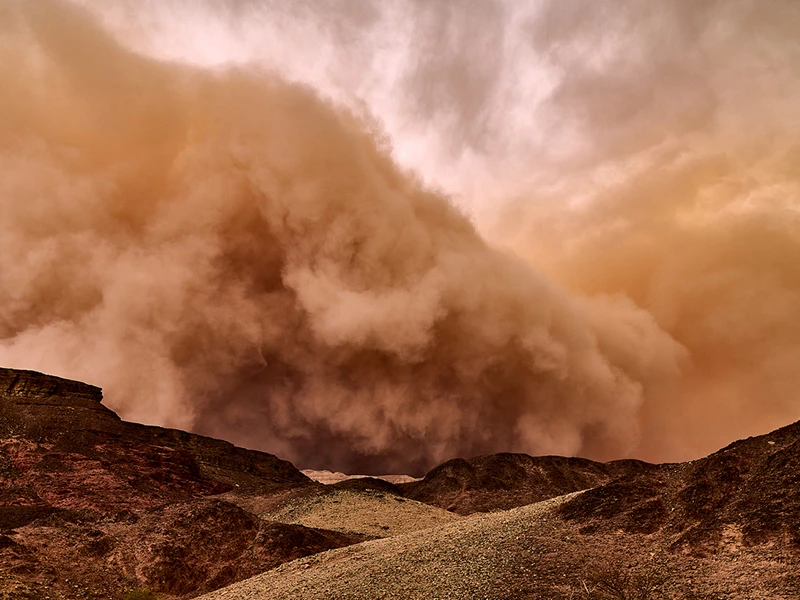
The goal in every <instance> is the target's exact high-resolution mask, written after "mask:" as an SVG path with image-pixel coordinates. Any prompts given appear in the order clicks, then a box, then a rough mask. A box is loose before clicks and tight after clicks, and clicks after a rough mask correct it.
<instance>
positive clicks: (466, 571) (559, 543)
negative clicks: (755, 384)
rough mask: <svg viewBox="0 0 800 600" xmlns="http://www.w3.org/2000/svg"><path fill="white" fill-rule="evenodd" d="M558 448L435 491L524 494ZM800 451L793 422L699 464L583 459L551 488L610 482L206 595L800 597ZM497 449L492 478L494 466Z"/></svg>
mask: <svg viewBox="0 0 800 600" xmlns="http://www.w3.org/2000/svg"><path fill="white" fill-rule="evenodd" d="M562 461H563V462H562ZM562 461H559V460H556V459H553V458H550V457H546V458H544V459H542V460H541V461H539V460H536V459H531V458H530V457H520V456H515V455H500V456H496V457H481V458H478V459H471V460H468V461H451V462H450V463H447V464H446V465H445V466H443V467H444V468H441V467H440V468H437V469H434V470H433V471H432V472H431V473H429V475H428V476H427V477H426V478H425V479H426V480H427V481H428V486H429V487H428V489H433V491H434V494H433V500H434V501H437V502H444V501H450V500H452V499H455V502H456V504H455V505H454V506H455V508H458V509H460V510H462V511H463V512H466V509H465V507H467V506H469V504H470V503H472V504H473V505H474V506H478V505H480V506H487V505H490V504H491V497H492V495H491V490H492V489H496V490H498V491H499V498H500V502H501V503H503V504H507V503H512V502H514V501H515V500H514V488H515V485H517V486H519V489H520V494H519V496H518V497H517V500H516V501H518V502H520V503H522V502H525V501H526V500H527V499H529V498H530V497H531V495H532V494H534V493H535V486H534V485H533V484H532V483H531V479H532V478H533V477H534V476H535V472H536V471H535V469H534V467H535V466H537V465H540V464H541V463H542V462H543V463H544V465H546V467H547V468H545V469H544V470H545V472H546V473H553V469H554V468H555V467H554V466H553V465H556V466H558V467H559V469H560V468H561V467H563V466H564V465H567V464H569V461H564V460H563V459H562ZM799 461H800V423H795V424H794V425H790V426H788V427H785V428H782V429H779V430H777V431H775V432H772V433H771V434H768V435H765V436H760V437H756V438H750V439H747V440H742V441H739V442H736V443H734V444H731V445H730V446H728V447H727V448H724V449H723V450H720V451H719V452H717V453H715V454H712V455H711V456H709V457H707V458H705V459H702V460H698V461H692V462H689V463H683V464H667V465H647V464H644V463H641V464H637V463H635V462H631V463H622V464H620V463H618V464H613V463H612V464H610V465H605V466H603V465H599V466H598V465H596V464H587V463H583V462H578V463H576V464H577V465H578V466H579V467H580V468H578V469H577V473H576V474H574V479H573V480H572V481H570V474H569V472H567V473H566V474H565V476H564V477H561V476H558V475H557V474H556V475H551V476H549V477H546V478H545V479H544V486H545V487H544V489H545V490H547V489H550V490H553V489H556V488H558V487H559V486H561V485H564V486H572V485H577V484H578V483H579V482H580V481H581V479H580V478H582V477H597V478H598V479H599V480H600V481H603V482H602V483H600V484H599V485H596V486H595V487H593V488H591V489H588V490H585V491H582V492H574V493H571V494H567V495H563V496H560V497H557V498H553V499H550V500H545V501H541V502H537V503H533V504H528V505H526V506H521V507H518V508H514V509H511V510H506V511H498V512H492V513H489V514H473V515H472V516H471V517H468V518H464V519H461V520H458V521H455V522H453V523H450V524H445V525H441V526H437V527H433V528H430V529H427V530H424V531H417V532H413V533H408V534H405V535H397V536H395V537H392V538H389V539H385V540H378V541H371V542H365V543H363V544H358V545H355V546H350V547H348V548H342V549H339V550H332V551H328V552H325V553H322V554H319V555H314V556H311V557H307V558H304V559H300V560H298V561H293V562H291V563H286V564H283V565H281V566H280V567H278V568H276V569H273V570H271V571H268V572H265V573H263V574H261V575H258V576H256V577H254V578H252V579H250V580H247V581H243V582H240V583H238V584H235V585H232V586H230V587H227V588H224V589H222V590H219V591H217V592H214V593H211V594H209V595H207V596H203V600H250V599H256V598H271V599H275V600H280V599H282V598H286V599H289V598H297V597H301V598H306V599H320V600H322V599H325V598H349V599H352V600H368V599H372V598H408V599H412V598H442V599H444V598H453V599H455V598H484V599H494V600H499V599H508V600H511V599H522V598H526V599H531V600H534V599H537V600H538V599H541V598H550V599H554V600H561V599H563V600H567V599H571V600H575V599H587V600H589V599H599V600H602V599H608V600H611V599H617V600H619V599H636V600H647V599H656V598H658V599H662V598H664V599H674V600H712V599H715V600H716V599H720V598H725V599H726V600H731V599H741V600H796V599H797V598H800V543H798V537H800V535H798V532H800V462H799ZM498 462H499V463H500V465H501V468H499V469H497V471H496V472H494V474H495V475H496V477H495V476H493V471H492V469H486V468H485V467H486V465H487V464H495V465H496V464H497V463H498ZM454 466H455V468H453V467H454ZM587 472H588V474H587ZM556 473H558V469H557V470H556ZM437 481H445V482H447V483H448V485H447V486H445V485H441V484H438V485H437V484H436V482H437ZM576 482H578V483H576ZM548 486H551V487H548ZM420 487H421V486H420ZM418 489H419V488H418ZM422 489H425V488H422ZM543 493H545V492H543ZM437 494H438V496H437Z"/></svg>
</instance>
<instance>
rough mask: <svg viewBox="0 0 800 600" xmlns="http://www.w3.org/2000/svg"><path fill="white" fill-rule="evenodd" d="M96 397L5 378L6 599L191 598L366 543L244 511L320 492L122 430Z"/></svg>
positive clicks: (206, 447) (222, 451)
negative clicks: (151, 593) (293, 493)
mask: <svg viewBox="0 0 800 600" xmlns="http://www.w3.org/2000/svg"><path fill="white" fill-rule="evenodd" d="M101 400H102V393H101V390H100V389H99V388H96V387H94V386H90V385H85V384H82V383H78V382H74V381H68V380H64V379H60V378H57V377H51V376H47V375H42V374H41V373H35V372H30V371H17V370H10V369H0V597H2V594H3V593H5V594H6V597H8V598H47V597H49V598H51V599H55V598H70V599H72V598H109V597H110V598H121V597H122V596H123V595H124V593H125V592H126V590H130V589H133V588H148V589H152V590H156V591H158V592H161V593H163V594H164V595H165V597H173V596H174V597H184V596H192V595H196V594H197V593H200V592H203V591H208V590H211V589H215V588H218V587H220V586H223V585H225V584H228V583H231V582H233V581H237V580H239V579H242V578H244V577H248V576H250V575H254V574H256V573H258V572H261V571H264V570H265V569H268V568H270V567H273V566H275V565H277V564H279V563H281V562H284V561H286V560H290V559H294V558H298V557H301V556H305V555H307V554H310V553H314V552H319V551H320V550H326V549H328V548H336V547H339V546H343V545H347V544H351V543H354V542H360V541H362V540H363V539H364V537H363V536H354V535H348V534H342V533H337V532H333V531H324V530H319V529H312V528H308V527H303V526H300V525H292V524H285V523H278V522H271V521H267V520H264V519H260V518H258V516H256V515H254V514H252V513H251V512H249V511H248V510H247V509H246V508H242V507H243V506H248V505H249V504H251V503H252V502H253V498H258V497H261V496H269V495H270V494H273V493H277V492H279V491H280V492H282V491H286V490H295V489H304V488H311V489H314V488H321V487H322V486H321V485H320V484H317V483H315V482H312V481H311V480H309V479H308V478H307V477H305V476H304V475H303V474H302V473H300V472H299V471H298V470H297V469H295V468H294V467H293V466H292V465H291V464H290V463H288V462H286V461H283V460H280V459H278V458H276V457H274V456H272V455H270V454H266V453H263V452H255V451H251V450H245V449H242V448H236V447H234V446H233V445H231V444H229V443H227V442H223V441H220V440H214V439H210V438H206V437H202V436H198V435H193V434H189V433H185V432H182V431H176V430H171V429H163V428H160V427H147V426H144V425H138V424H135V423H126V422H124V421H121V420H120V419H119V417H117V415H116V414H115V413H114V412H112V411H111V410H109V409H108V408H106V407H104V406H103V405H102V404H101Z"/></svg>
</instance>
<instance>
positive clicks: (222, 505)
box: [0, 369, 800, 600]
mask: <svg viewBox="0 0 800 600" xmlns="http://www.w3.org/2000/svg"><path fill="white" fill-rule="evenodd" d="M101 401H102V394H101V391H100V390H99V389H98V388H96V387H93V386H90V385H85V384H82V383H78V382H72V381H67V380H63V379H59V378H56V377H50V376H46V375H42V374H40V373H34V372H29V371H16V370H10V369H0V600H4V599H9V600H10V599H14V600H16V599H34V600H47V599H50V600H59V599H63V600H66V599H75V598H96V599H100V598H103V599H112V600H116V599H122V598H123V597H124V596H125V594H126V593H127V592H128V591H129V590H131V589H133V588H148V589H151V590H153V591H155V592H157V593H158V594H159V597H160V598H163V599H165V600H167V599H177V598H191V597H197V596H199V595H202V594H205V593H210V595H209V596H207V597H208V598H209V599H211V598H214V599H215V600H216V599H223V598H224V599H228V600H233V599H246V598H247V599H249V598H331V597H337V598H357V599H359V598H363V599H367V598H369V599H372V598H380V597H387V598H388V597H392V598H429V597H439V598H472V597H482V598H554V599H560V598H564V599H566V598H572V599H577V598H586V599H589V598H623V597H624V598H640V599H643V598H675V599H678V598H680V599H693V600H710V599H711V598H728V599H730V598H742V599H745V598H746V599H748V600H756V599H764V600H766V599H770V600H779V599H786V600H788V599H790V598H791V599H796V598H798V597H800V577H798V575H797V574H798V573H800V534H799V533H798V532H800V423H796V424H794V425H790V426H788V427H784V428H782V429H779V430H777V431H775V432H772V433H770V434H769V435H765V436H760V437H756V438H750V439H747V440H742V441H739V442H736V443H734V444H731V445H730V446H728V447H727V448H724V449H722V450H720V451H719V452H716V453H715V454H712V455H711V456H709V457H707V458H704V459H702V460H697V461H692V462H689V463H682V464H665V465H651V464H647V463H643V462H639V461H632V460H631V461H615V462H611V463H605V464H604V463H597V462H593V461H588V460H584V459H579V458H563V457H553V456H550V457H530V456H527V455H521V454H497V455H491V456H482V457H474V458H469V459H455V460H452V461H448V462H447V463H444V464H443V465H440V466H438V467H436V468H434V469H432V470H431V471H430V472H429V473H428V474H427V475H426V476H425V478H424V479H422V480H419V481H411V482H408V481H405V482H403V481H402V480H399V481H396V482H391V481H386V480H384V479H376V478H370V477H359V478H355V479H353V478H344V479H342V478H336V479H337V482H336V483H332V484H331V485H322V484H321V483H318V482H316V481H312V480H311V479H309V478H308V477H306V476H305V475H303V473H301V472H300V471H298V470H297V469H296V468H295V467H294V466H292V465H291V464H290V463H288V462H286V461H282V460H280V459H278V458H276V457H275V456H272V455H269V454H266V453H263V452H255V451H249V450H245V449H242V448H236V447H234V446H232V445H231V444H228V443H226V442H223V441H220V440H214V439H210V438H206V437H203V436H198V435H193V434H189V433H185V432H181V431H176V430H169V429H163V428H159V427H148V426H143V425H137V424H134V423H126V422H124V421H121V420H120V419H119V418H118V417H117V415H116V414H114V413H113V412H112V411H110V410H109V409H107V408H106V407H104V406H103V404H102V402H101ZM256 575H257V576H256ZM253 576H256V577H253ZM235 582H238V583H235ZM229 584H234V585H231V586H229ZM226 586H228V587H226ZM214 590H217V591H214ZM615 590H616V591H615ZM637 590H638V591H637ZM614 594H616V595H614ZM620 594H627V595H620ZM636 594H638V595H636Z"/></svg>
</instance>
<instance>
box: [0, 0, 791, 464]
mask: <svg viewBox="0 0 800 600" xmlns="http://www.w3.org/2000/svg"><path fill="white" fill-rule="evenodd" d="M84 4H86V6H87V7H88V8H86V7H84V8H81V7H79V6H77V5H75V4H70V3H64V2H50V1H45V2H35V3H33V2H28V3H26V2H15V1H10V0H0V59H1V60H0V80H1V82H2V85H0V215H2V218H0V245H1V247H0V364H3V365H4V366H17V367H25V368H34V369H40V370H45V371H48V372H53V373H58V374H60V375H64V376H68V377H74V378H78V379H83V380H90V381H93V382H96V383H98V384H100V385H102V386H103V388H104V389H105V391H106V398H107V402H108V404H109V405H110V406H111V407H112V408H114V409H115V410H117V411H118V412H119V413H120V414H121V415H122V416H123V418H126V419H131V420H138V421H144V422H148V423H158V424H163V425H168V426H174V427H180V428H188V429H192V430H194V431H200V432H204V433H209V434H212V435H215V436H219V437H224V438H226V439H228V440H231V441H233V442H235V443H238V444H240V445H245V446H249V447H255V448H261V449H265V450H268V451H270V452H274V453H276V454H278V455H280V456H282V457H284V458H287V459H290V460H292V461H293V462H295V463H296V464H299V465H301V466H303V467H317V468H322V467H324V468H329V469H340V470H348V471H351V472H352V471H360V472H373V473H374V472H391V471H410V472H421V471H422V470H423V469H424V468H425V467H427V466H430V465H432V464H434V463H436V462H440V461H442V460H444V459H446V458H450V457H452V456H458V455H461V456H463V455H474V454H480V453H488V452H496V451H520V452H527V453H530V454H544V453H553V454H564V455H571V454H580V455H583V456H588V457H592V458H603V459H607V458H616V457H620V456H623V455H626V456H627V455H632V456H639V457H643V458H647V459H650V460H680V459H683V458H686V457H690V456H698V455H700V454H702V453H703V452H706V451H708V450H710V449H713V448H714V447H717V446H719V445H722V443H724V442H726V441H729V440H730V439H734V438H735V437H741V436H743V435H747V434H750V433H756V432H759V431H766V430H768V429H770V428H773V427H775V426H777V425H779V424H783V423H786V422H788V421H791V420H794V419H797V418H798V416H799V415H800V408H799V407H798V405H797V400H796V389H797V384H798V379H800V374H798V370H797V368H796V365H797V364H798V359H800V356H798V353H800V350H798V348H800V344H798V342H800V318H799V317H800V315H799V314H798V312H800V308H799V307H800V295H799V294H798V292H799V291H800V272H798V271H799V270H800V266H798V264H799V263H798V262H797V260H796V257H797V256H798V250H800V248H799V247H798V246H799V245H800V239H799V238H800V227H798V225H799V223H798V214H799V213H798V207H800V187H799V186H798V183H799V181H798V172H800V171H798V167H800V148H799V147H798V141H797V140H798V139H800V138H799V137H798V136H797V133H798V125H799V124H798V109H797V108H796V106H800V104H798V102H797V100H798V98H800V81H799V80H800V74H798V73H797V69H796V66H795V65H796V64H798V59H800V56H798V54H800V46H799V45H798V43H797V41H796V40H797V39H798V35H797V34H798V33H800V31H799V30H800V12H798V11H799V10H800V9H799V8H798V7H797V6H796V5H795V4H794V3H792V2H789V1H787V2H778V1H775V2H770V3H766V4H765V3H755V2H734V3H730V2H727V3H704V4H703V6H702V8H698V7H697V6H696V5H695V4H694V3H689V2H667V3H661V4H660V5H659V7H657V8H656V7H653V6H651V5H643V4H641V3H636V2H622V3H614V4H613V5H612V4H610V3H609V4H604V5H599V4H592V6H591V8H587V5H586V4H585V3H580V2H554V3H552V4H550V3H531V4H530V5H527V6H525V7H524V9H522V8H519V7H516V8H515V7H514V6H512V4H511V3H499V2H498V3H488V2H487V3H477V4H476V5H475V6H476V9H475V10H474V11H472V10H470V11H466V9H464V8H459V4H458V3H437V5H436V7H435V8H431V7H430V6H427V7H426V6H425V3H409V4H408V8H407V9H406V10H400V9H398V8H397V7H394V8H386V6H385V5H380V4H378V3H344V2H341V3H339V2H329V3H323V4H319V3H308V4H306V3H300V4H296V5H295V4H293V5H292V6H293V8H291V9H289V8H287V6H288V5H287V4H282V3H276V4H275V5H261V4H255V3H249V2H238V3H230V4H213V3H212V4H207V5H202V6H201V5H198V4H194V3H191V4H189V3H186V4H183V3H177V4H173V5H171V6H172V10H174V11H175V13H174V14H173V13H170V14H166V16H165V14H161V13H159V11H158V9H157V7H156V6H155V5H152V6H151V5H150V4H143V5H141V8H140V9H138V10H137V11H136V12H130V13H128V12H126V10H125V9H126V7H128V8H130V7H129V6H128V5H126V4H124V3H110V4H109V5H108V6H109V7H110V8H101V5H100V3H97V4H95V3H91V2H86V3H84ZM387 4H388V3H387ZM104 6H105V4H104ZM295 6H296V8H295ZM398 11H399V12H398ZM100 12H103V18H102V19H101V18H100V17H98V13H100ZM193 14H196V15H198V16H197V21H196V23H195V22H193V21H192V20H191V19H187V18H186V17H187V15H189V16H191V15H193ZM147 15H151V16H152V18H153V21H152V22H149V21H147V18H146V17H147ZM273 17H274V19H273ZM128 23H130V27H127V28H126V27H125V25H126V24H128ZM143 23H145V24H149V25H151V26H153V27H152V28H153V29H154V31H156V32H157V33H158V32H159V31H161V30H160V29H159V27H161V28H162V29H163V31H162V34H163V35H164V36H166V37H168V34H169V33H170V32H171V31H173V30H174V31H175V32H178V33H176V34H175V37H176V38H177V40H178V41H180V40H182V38H181V35H185V32H186V31H191V30H192V25H193V23H194V24H195V25H196V24H197V23H204V24H206V25H207V24H208V23H221V25H219V27H220V30H225V28H226V27H229V28H231V27H232V28H233V29H231V31H232V33H229V39H235V38H237V36H238V38H240V39H243V40H244V42H243V43H246V42H247V41H248V40H250V41H251V42H253V44H254V47H257V46H258V43H259V40H261V39H262V38H263V40H264V41H263V46H260V48H261V50H260V52H261V54H259V53H258V52H256V53H251V54H247V53H246V52H245V53H244V57H243V59H242V60H239V61H238V62H234V63H233V64H230V65H219V64H216V65H214V66H213V68H211V67H208V66H202V65H198V64H196V63H197V62H203V61H195V64H187V62H186V60H184V59H185V58H186V57H185V56H184V57H180V56H177V55H176V53H175V52H172V54H171V51H170V48H167V49H166V50H164V51H163V52H162V53H161V54H162V55H161V56H160V57H156V58H154V57H152V56H151V55H153V54H158V52H154V51H153V49H152V48H148V49H147V50H148V52H149V54H148V53H138V52H136V51H134V50H132V49H131V48H129V47H128V45H126V44H133V42H131V40H134V39H136V40H138V42H137V43H139V44H140V45H142V46H145V45H146V44H144V42H142V41H141V39H139V38H140V37H141V32H142V28H143V25H142V24H143ZM178 23H182V24H183V25H184V26H183V27H182V28H179V27H178V25H177V24H178ZM245 23H247V24H251V23H252V24H253V25H252V28H251V29H252V31H251V30H250V29H247V27H245V25H244V24H245ZM265 23H266V24H270V23H272V25H271V27H272V28H273V29H270V30H269V31H267V32H266V33H264V34H263V36H262V37H259V34H258V32H259V29H258V27H259V26H266V25H264V24H265ZM275 23H277V24H278V25H275ZM153 24H155V25H153ZM298 24H299V25H298ZM326 24H327V25H326ZM331 24H335V25H331ZM206 25H204V26H206ZM301 25H302V26H304V27H306V28H307V34H308V35H307V37H306V38H305V39H306V40H307V41H308V44H312V43H313V42H314V41H316V42H318V44H319V45H320V48H321V49H320V51H319V52H318V53H316V54H315V53H314V52H312V51H309V50H308V49H307V48H303V49H300V50H298V51H297V52H296V55H297V56H292V52H290V51H289V50H287V49H286V48H292V45H291V44H290V43H289V39H288V38H289V37H291V36H295V39H294V42H293V43H295V44H297V45H298V46H302V44H299V43H298V42H297V40H298V39H301V40H302V39H304V38H300V37H298V36H297V35H296V34H297V32H298V31H300V30H302V27H301ZM170 27H173V29H170ZM198 27H199V25H198ZM237 27H238V29H237ZM298 27H299V29H298ZM280 29H283V30H285V32H284V36H286V37H284V38H280V37H277V38H276V37H275V36H276V35H277V33H276V31H277V30H280ZM203 31H205V30H203ZM390 31H391V32H395V34H396V36H395V37H392V36H387V35H384V34H386V33H387V32H390ZM164 32H166V33H164ZM319 32H321V33H320V35H319V36H317V35H315V34H316V33H319ZM234 34H235V35H234ZM312 34H313V35H312ZM115 36H120V39H123V40H126V42H125V43H122V42H120V41H118V40H117V38H116V37H115ZM126 36H127V37H126ZM156 37H157V35H156ZM174 43H175V44H177V43H178V42H174ZM153 44H155V45H157V42H153ZM215 44H216V45H217V46H218V47H223V50H221V51H220V52H223V54H224V47H225V44H224V43H222V42H220V41H219V40H218V39H216V38H214V37H213V36H211V37H210V38H209V41H208V42H207V45H208V46H209V47H212V46H214V45H215ZM275 48H284V50H283V52H284V53H286V54H285V55H283V54H280V55H278V54H276V55H275V56H276V57H277V58H275V59H274V60H275V61H277V62H281V61H283V62H285V63H286V64H285V65H284V67H283V68H279V65H278V66H276V65H275V64H272V63H270V62H269V61H266V60H265V59H264V55H269V53H270V52H271V51H272V50H274V49H275ZM372 48H374V56H373V55H372V54H370V50H371V49H372ZM301 50H302V51H301ZM526 53H527V54H526ZM364 56H373V62H372V63H370V64H367V65H362V64H361V63H360V62H359V59H360V58H361V57H364ZM529 56H534V57H538V62H537V63H536V64H535V69H534V70H536V73H535V76H533V75H532V76H531V77H529V78H527V79H526V78H524V77H518V75H520V73H525V72H526V71H525V68H526V67H525V65H526V61H525V60H524V59H527V58H528V57H529ZM375 57H377V58H375ZM391 57H395V59H396V60H395V61H394V62H392V61H389V62H386V61H387V60H388V59H389V58H391ZM520 57H522V58H520ZM166 58H169V59H172V60H165V59H166ZM178 59H180V60H178ZM206 62H210V61H206ZM303 69H307V71H304V70H303ZM531 69H533V67H531ZM290 80H292V81H290ZM514 82H519V85H515V83H514ZM528 99H535V102H534V101H533V100H531V104H530V106H529V105H528ZM406 130H407V131H408V134H407V136H406V137H403V135H402V132H403V131H406ZM395 159H397V160H399V161H400V163H398V162H396V160H395ZM399 164H402V166H399ZM411 168H414V169H416V170H417V171H416V172H414V171H412V170H411ZM448 193H452V194H454V195H455V198H456V200H455V201H454V200H453V199H451V198H450V197H449V196H448ZM456 201H457V202H458V203H459V204H458V207H457V205H456V204H455V202H456ZM467 212H469V213H471V214H472V218H469V217H468V216H467V214H466V213H467Z"/></svg>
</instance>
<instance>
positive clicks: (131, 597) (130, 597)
mask: <svg viewBox="0 0 800 600" xmlns="http://www.w3.org/2000/svg"><path fill="white" fill-rule="evenodd" d="M122 600H160V598H159V596H158V595H157V594H155V593H153V592H151V591H150V590H146V589H136V590H131V591H130V592H128V593H127V594H125V596H123V597H122Z"/></svg>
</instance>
